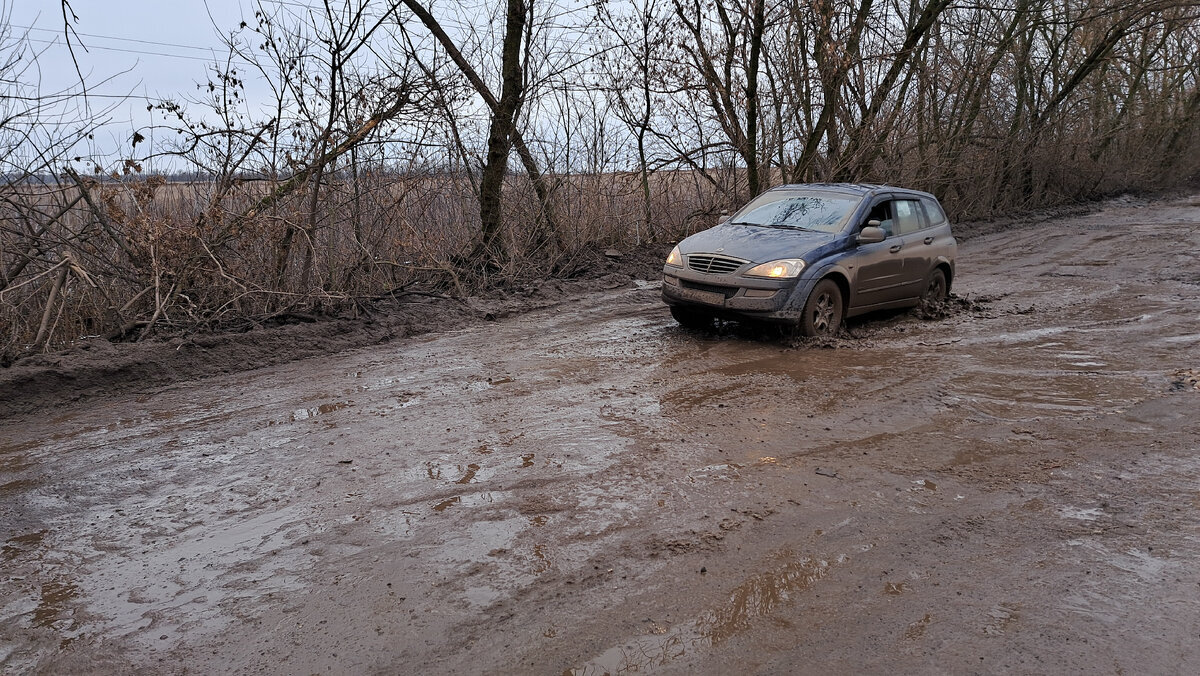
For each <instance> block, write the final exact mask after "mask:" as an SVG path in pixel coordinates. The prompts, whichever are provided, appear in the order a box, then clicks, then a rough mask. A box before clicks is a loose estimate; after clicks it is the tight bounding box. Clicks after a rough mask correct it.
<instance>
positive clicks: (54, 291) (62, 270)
mask: <svg viewBox="0 0 1200 676" xmlns="http://www.w3.org/2000/svg"><path fill="white" fill-rule="evenodd" d="M69 261H70V259H67V258H64V259H63V261H62V262H61V263H59V264H58V265H57V266H55V267H57V268H59V272H58V278H57V279H55V280H54V286H52V287H50V298H48V299H47V300H46V309H45V311H43V312H42V323H41V325H40V326H38V332H37V337H36V338H34V339H33V349H34V350H35V351H36V350H40V349H41V348H42V345H43V344H44V343H45V342H47V341H48V340H49V338H50V336H49V335H47V334H48V333H49V332H48V331H47V329H49V327H50V315H51V314H53V310H54V303H55V301H57V300H58V294H59V291H61V290H62V287H63V284H65V283H66V281H67V273H69V272H70V271H71V266H70V264H69Z"/></svg>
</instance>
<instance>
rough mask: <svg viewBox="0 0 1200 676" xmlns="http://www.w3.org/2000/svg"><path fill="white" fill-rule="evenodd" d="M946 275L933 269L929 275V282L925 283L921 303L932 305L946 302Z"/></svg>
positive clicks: (939, 270) (937, 269)
mask: <svg viewBox="0 0 1200 676" xmlns="http://www.w3.org/2000/svg"><path fill="white" fill-rule="evenodd" d="M947 291H948V289H947V286H946V273H945V272H943V271H942V269H941V268H934V270H933V272H932V273H930V275H929V281H928V282H926V283H925V293H924V294H923V295H922V296H921V303H923V304H925V305H932V304H934V303H940V302H942V301H944V300H946V296H947Z"/></svg>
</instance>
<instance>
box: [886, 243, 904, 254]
mask: <svg viewBox="0 0 1200 676" xmlns="http://www.w3.org/2000/svg"><path fill="white" fill-rule="evenodd" d="M903 248H904V245H903V244H897V245H896V246H894V247H892V248H890V249H888V251H891V252H892V253H896V252H898V251H900V250H901V249H903Z"/></svg>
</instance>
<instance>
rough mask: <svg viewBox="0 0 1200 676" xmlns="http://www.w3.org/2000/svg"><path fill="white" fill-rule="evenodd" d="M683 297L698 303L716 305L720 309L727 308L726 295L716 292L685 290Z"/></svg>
mask: <svg viewBox="0 0 1200 676" xmlns="http://www.w3.org/2000/svg"><path fill="white" fill-rule="evenodd" d="M682 295H683V297H684V298H686V299H688V300H692V301H696V302H697V303H704V304H705V305H716V306H719V307H724V306H725V294H722V293H716V292H714V291H701V290H699V289H683V294H682Z"/></svg>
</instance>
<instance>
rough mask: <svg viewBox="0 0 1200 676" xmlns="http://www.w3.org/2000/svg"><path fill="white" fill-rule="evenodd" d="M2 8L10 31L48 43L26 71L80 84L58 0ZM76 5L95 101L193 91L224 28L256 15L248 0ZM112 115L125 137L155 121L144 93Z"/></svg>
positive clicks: (29, 0) (93, 0)
mask: <svg viewBox="0 0 1200 676" xmlns="http://www.w3.org/2000/svg"><path fill="white" fill-rule="evenodd" d="M287 4H292V3H291V2H290V0H289V1H288V2H287ZM295 4H299V2H297V3H295ZM0 7H2V8H3V9H5V10H7V11H8V13H9V15H8V23H9V24H10V27H11V34H13V35H20V34H21V33H24V32H26V31H28V36H29V40H30V42H31V44H32V46H33V47H35V48H37V49H39V50H45V51H44V52H43V53H42V54H41V56H40V57H39V58H38V66H39V68H38V69H37V72H35V71H30V72H27V73H26V76H25V77H24V78H22V79H23V80H25V81H26V83H27V84H29V83H34V82H36V81H37V80H38V78H40V84H41V87H42V90H43V91H46V92H49V91H58V90H62V89H63V88H66V87H69V86H71V85H72V84H75V83H78V81H79V78H78V76H77V75H76V72H75V66H74V64H73V63H72V62H71V55H70V52H68V50H67V48H66V46H65V40H64V38H63V16H62V5H61V3H60V1H59V0H0ZM71 7H72V9H73V10H74V14H75V15H76V16H77V17H78V21H77V22H75V23H74V27H75V30H76V31H77V33H78V39H79V43H78V44H76V45H75V54H76V57H77V58H78V60H79V67H80V70H81V71H82V72H83V75H84V76H85V78H86V80H87V82H88V83H89V90H90V92H91V94H93V95H94V96H96V97H97V98H96V104H97V105H99V104H101V103H103V104H105V105H107V104H111V103H113V102H114V101H116V98H115V97H119V96H121V95H125V94H133V95H135V96H138V97H149V98H151V99H155V100H157V99H160V98H180V97H190V96H191V95H192V94H194V93H195V91H196V87H195V83H196V82H201V81H207V71H208V67H209V65H210V64H212V63H213V60H214V58H215V57H219V56H221V55H223V54H224V50H223V49H222V47H221V39H220V32H221V31H230V30H233V29H236V28H237V26H238V24H239V23H240V22H241V20H242V16H243V11H248V12H249V13H250V14H253V9H252V8H251V7H252V5H251V3H250V1H249V0H71ZM109 97H114V98H109ZM112 118H113V120H114V123H115V124H114V126H113V127H114V128H113V129H112V130H111V131H110V132H109V133H111V134H114V135H116V134H119V135H121V136H126V135H128V131H129V130H130V129H132V128H134V127H143V126H145V125H148V124H150V123H151V119H150V114H149V113H148V112H147V111H146V101H145V98H139V99H138V100H136V101H131V102H128V103H123V104H121V105H120V106H119V107H118V108H117V109H115V110H114V111H113V112H112ZM117 129H120V131H117Z"/></svg>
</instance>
